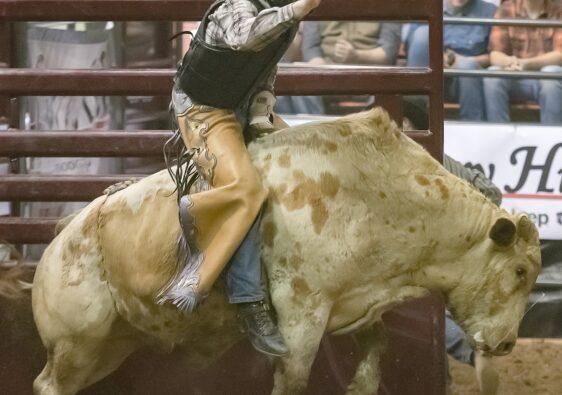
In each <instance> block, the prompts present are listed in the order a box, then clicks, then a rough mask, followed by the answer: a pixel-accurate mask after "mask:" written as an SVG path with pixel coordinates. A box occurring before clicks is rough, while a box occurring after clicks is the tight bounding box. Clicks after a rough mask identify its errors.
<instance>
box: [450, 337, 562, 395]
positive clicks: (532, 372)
mask: <svg viewBox="0 0 562 395" xmlns="http://www.w3.org/2000/svg"><path fill="white" fill-rule="evenodd" d="M493 363H494V366H495V367H496V370H497V371H498V373H499V376H500V388H499V392H498V394H499V395H560V394H562V339H519V340H518V341H517V345H516V346H515V349H514V350H513V352H512V353H511V354H509V355H507V356H505V357H499V358H494V359H493ZM449 364H450V370H451V376H452V380H453V385H452V389H453V394H455V395H473V394H474V395H477V394H479V391H478V385H477V383H476V378H475V376H474V369H473V368H472V367H471V366H467V365H464V364H461V363H459V362H457V361H455V360H453V359H452V358H449Z"/></svg>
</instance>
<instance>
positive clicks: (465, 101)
mask: <svg viewBox="0 0 562 395" xmlns="http://www.w3.org/2000/svg"><path fill="white" fill-rule="evenodd" d="M495 10H496V6H494V5H493V4H491V3H489V2H486V1H483V0H444V1H443V12H444V14H445V15H446V16H454V17H473V18H492V17H493V15H494V12H495ZM490 29H491V28H490V26H483V25H445V28H444V32H443V44H444V48H445V53H444V54H443V65H444V67H446V68H455V69H461V70H478V69H482V68H485V67H488V66H489V65H490V57H489V55H488V52H487V49H488V39H489V36H490ZM428 42H429V27H428V26H427V25H410V29H409V31H408V32H407V33H406V39H405V43H406V49H407V57H408V66H410V67H427V66H428V65H429V50H428V47H429V46H428ZM445 97H446V99H447V100H453V101H458V102H459V104H460V117H461V119H464V120H470V121H483V120H485V119H486V116H485V106H484V91H483V87H482V80H481V79H480V78H474V77H455V78H450V79H447V80H446V85H445Z"/></svg>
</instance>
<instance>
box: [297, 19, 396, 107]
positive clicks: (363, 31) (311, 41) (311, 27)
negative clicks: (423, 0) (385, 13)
mask: <svg viewBox="0 0 562 395" xmlns="http://www.w3.org/2000/svg"><path fill="white" fill-rule="evenodd" d="M302 46H303V47H302V50H303V60H304V61H306V62H308V63H310V64H314V65H323V64H361V65H391V64H395V62H396V55H397V53H398V48H399V46H400V24H397V23H379V22H306V23H305V24H304V29H303V43H302ZM341 99H342V97H331V98H328V99H326V104H327V105H328V108H330V107H333V108H332V110H333V111H330V112H331V113H340V111H341V108H340V104H341ZM345 99H346V100H348V101H349V97H346V98H345ZM317 100H318V101H322V98H321V97H318V98H317ZM351 101H352V102H360V103H359V107H360V106H362V105H366V104H367V103H368V102H369V101H372V98H365V97H360V98H358V97H352V98H351Z"/></svg>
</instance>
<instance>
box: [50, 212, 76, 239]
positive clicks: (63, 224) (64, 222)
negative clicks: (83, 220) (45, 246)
mask: <svg viewBox="0 0 562 395" xmlns="http://www.w3.org/2000/svg"><path fill="white" fill-rule="evenodd" d="M81 211H82V210H78V211H75V212H74V213H72V214H70V215H67V216H66V217H64V218H63V219H61V220H60V221H59V222H57V225H56V226H55V236H57V235H58V234H59V233H60V232H62V230H63V229H64V228H66V226H67V225H68V224H69V223H70V221H72V220H73V219H74V217H76V216H77V215H78V214H80V212H81Z"/></svg>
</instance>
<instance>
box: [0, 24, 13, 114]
mask: <svg viewBox="0 0 562 395" xmlns="http://www.w3.org/2000/svg"><path fill="white" fill-rule="evenodd" d="M11 44H12V24H11V23H7V22H2V23H0V68H7V67H10V66H12V64H13V60H12V45H11ZM9 112H10V99H9V97H6V96H1V97H0V124H2V123H4V124H9V123H10V121H9V119H8V116H9Z"/></svg>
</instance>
